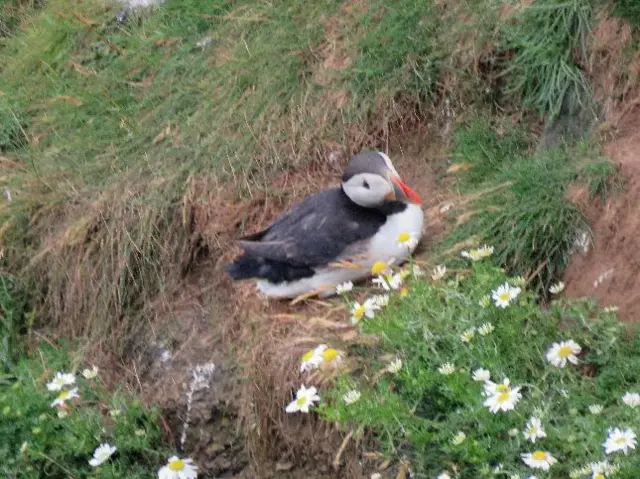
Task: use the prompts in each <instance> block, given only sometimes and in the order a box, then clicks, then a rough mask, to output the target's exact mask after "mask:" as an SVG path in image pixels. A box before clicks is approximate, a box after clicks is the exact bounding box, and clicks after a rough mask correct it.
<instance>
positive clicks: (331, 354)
mask: <svg viewBox="0 0 640 479" xmlns="http://www.w3.org/2000/svg"><path fill="white" fill-rule="evenodd" d="M337 357H338V350H337V349H334V348H329V349H327V350H326V351H325V352H324V353H322V359H324V360H325V361H327V362H328V361H333V360H334V359H335V358H337Z"/></svg>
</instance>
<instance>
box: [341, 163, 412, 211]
mask: <svg viewBox="0 0 640 479" xmlns="http://www.w3.org/2000/svg"><path fill="white" fill-rule="evenodd" d="M342 190H343V191H344V192H345V194H346V195H347V196H348V197H349V198H350V199H351V201H353V202H354V203H356V204H358V205H360V206H363V207H365V208H375V207H378V206H382V205H383V204H384V203H385V202H387V201H401V202H403V203H421V202H422V200H421V199H420V196H418V194H417V193H416V192H415V191H413V190H412V189H411V188H409V187H408V186H407V185H405V184H404V183H403V182H402V180H401V179H400V175H398V172H397V171H396V169H395V168H394V167H393V164H392V163H391V159H390V158H389V157H388V156H387V155H385V154H384V153H382V152H379V151H366V152H362V153H358V154H357V155H355V156H354V157H352V158H351V161H349V164H348V165H347V168H346V169H345V170H344V174H343V175H342Z"/></svg>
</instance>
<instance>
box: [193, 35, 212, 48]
mask: <svg viewBox="0 0 640 479" xmlns="http://www.w3.org/2000/svg"><path fill="white" fill-rule="evenodd" d="M212 43H213V38H211V37H209V36H207V37H204V38H203V39H202V40H200V41H198V42H197V43H196V46H197V47H200V48H202V49H203V50H204V49H205V48H207V47H208V46H210V45H211V44H212Z"/></svg>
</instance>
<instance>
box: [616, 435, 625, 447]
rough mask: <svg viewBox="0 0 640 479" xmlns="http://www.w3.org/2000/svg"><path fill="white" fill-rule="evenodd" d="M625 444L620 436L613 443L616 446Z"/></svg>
mask: <svg viewBox="0 0 640 479" xmlns="http://www.w3.org/2000/svg"><path fill="white" fill-rule="evenodd" d="M625 442H627V440H626V439H625V438H624V437H622V436H620V437H616V438H615V443H616V444H620V445H622V444H624V443H625Z"/></svg>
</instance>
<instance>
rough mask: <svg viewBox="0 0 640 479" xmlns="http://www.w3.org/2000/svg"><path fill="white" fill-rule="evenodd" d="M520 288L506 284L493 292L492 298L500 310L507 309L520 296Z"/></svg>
mask: <svg viewBox="0 0 640 479" xmlns="http://www.w3.org/2000/svg"><path fill="white" fill-rule="evenodd" d="M520 291H521V290H520V288H518V287H517V286H511V285H510V284H509V283H504V284H503V285H500V286H498V288H497V289H495V290H493V291H492V292H491V297H492V298H493V301H494V303H495V305H496V306H497V307H498V308H506V307H507V306H509V304H511V302H512V301H513V300H514V299H516V298H517V297H518V295H519V294H520Z"/></svg>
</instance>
